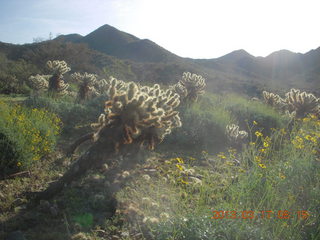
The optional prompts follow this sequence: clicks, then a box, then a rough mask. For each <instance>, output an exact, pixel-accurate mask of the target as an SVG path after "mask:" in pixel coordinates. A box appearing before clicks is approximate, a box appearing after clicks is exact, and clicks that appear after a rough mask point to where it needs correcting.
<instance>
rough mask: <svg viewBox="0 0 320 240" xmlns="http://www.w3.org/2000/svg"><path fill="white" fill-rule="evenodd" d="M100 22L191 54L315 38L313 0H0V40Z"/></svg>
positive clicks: (309, 43) (298, 45) (276, 46)
mask: <svg viewBox="0 0 320 240" xmlns="http://www.w3.org/2000/svg"><path fill="white" fill-rule="evenodd" d="M103 24H109V25H111V26H114V27H116V28H118V29H119V30H122V31H125V32H128V33H131V34H133V35H135V36H137V37H139V38H148V39H150V40H152V41H154V42H156V43H157V44H159V45H160V46H162V47H164V48H166V49H167V50H169V51H171V52H173V53H175V54H177V55H179V56H182V57H191V58H215V57H220V56H222V55H225V54H227V53H229V52H231V51H233V50H237V49H245V50H246V51H248V52H249V53H251V54H252V55H254V56H266V55H268V54H270V53H271V52H273V51H277V50H280V49H288V50H291V51H293V52H301V53H304V52H307V51H309V50H311V49H315V48H317V47H319V46H320V31H319V24H320V1H319V0H0V41H2V42H9V43H19V44H22V43H30V42H32V41H33V38H36V37H42V38H45V39H46V38H48V37H49V33H50V32H52V34H53V36H56V34H58V33H61V34H69V33H79V34H81V35H86V34H88V33H90V32H92V31H94V30H95V29H96V28H98V27H100V26H101V25H103Z"/></svg>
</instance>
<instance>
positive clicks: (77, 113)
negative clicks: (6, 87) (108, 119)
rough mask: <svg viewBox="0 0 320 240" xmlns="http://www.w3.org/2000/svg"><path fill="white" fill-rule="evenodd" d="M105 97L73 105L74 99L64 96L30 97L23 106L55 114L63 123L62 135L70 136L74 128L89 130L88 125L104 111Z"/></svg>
mask: <svg viewBox="0 0 320 240" xmlns="http://www.w3.org/2000/svg"><path fill="white" fill-rule="evenodd" d="M106 99H107V98H106V96H99V97H96V98H93V99H90V100H89V101H86V102H85V103H84V104H78V103H74V99H72V98H70V97H68V96H65V97H62V98H59V99H53V98H50V97H46V96H31V97H29V98H28V99H27V100H26V101H25V104H26V105H27V106H29V107H33V108H45V109H47V110H48V111H49V112H52V113H55V114H57V115H58V117H59V118H61V120H62V122H63V134H67V135H68V134H71V133H72V132H73V131H74V130H75V129H76V128H83V127H85V129H83V130H84V132H85V131H87V130H89V129H90V123H92V122H94V121H96V119H97V117H99V115H100V113H101V112H103V110H104V102H105V100H106Z"/></svg>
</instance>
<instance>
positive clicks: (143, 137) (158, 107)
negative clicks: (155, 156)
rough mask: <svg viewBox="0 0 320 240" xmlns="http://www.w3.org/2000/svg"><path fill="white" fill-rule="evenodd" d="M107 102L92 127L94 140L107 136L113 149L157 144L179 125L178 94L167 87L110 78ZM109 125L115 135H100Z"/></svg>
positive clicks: (152, 146)
mask: <svg viewBox="0 0 320 240" xmlns="http://www.w3.org/2000/svg"><path fill="white" fill-rule="evenodd" d="M109 83H110V86H109V89H108V95H109V101H107V102H106V104H105V114H101V115H100V117H99V119H98V123H95V124H92V127H93V129H95V134H94V140H95V141H97V140H98V139H100V138H101V137H104V138H109V140H111V141H113V142H114V143H115V147H116V150H118V148H119V147H120V146H121V145H123V144H131V143H140V144H142V145H143V144H144V143H147V145H148V147H149V149H153V148H154V146H155V144H158V143H160V142H161V141H162V140H163V138H164V137H165V136H166V135H167V134H169V133H170V132H171V130H172V129H173V128H175V127H180V126H181V122H180V118H179V115H178V114H179V112H177V111H174V109H175V108H176V107H177V106H178V105H179V103H180V100H179V95H178V94H175V93H173V92H172V91H170V90H166V91H164V90H162V89H160V87H159V85H158V84H156V85H154V86H153V87H147V86H144V87H139V86H138V85H137V84H135V83H134V82H130V83H128V84H124V82H122V81H119V80H117V79H115V78H112V79H110V82H109ZM110 128H113V129H114V132H115V135H114V136H110V135H106V136H105V135H104V131H105V130H107V129H110Z"/></svg>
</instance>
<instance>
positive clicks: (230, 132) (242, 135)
mask: <svg viewBox="0 0 320 240" xmlns="http://www.w3.org/2000/svg"><path fill="white" fill-rule="evenodd" d="M226 134H227V137H228V139H229V140H230V141H232V142H234V143H241V142H243V141H244V140H245V139H247V138H248V133H247V132H246V131H239V126H238V125H235V124H231V125H227V126H226Z"/></svg>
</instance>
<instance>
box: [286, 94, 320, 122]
mask: <svg viewBox="0 0 320 240" xmlns="http://www.w3.org/2000/svg"><path fill="white" fill-rule="evenodd" d="M285 102H286V104H287V106H288V110H289V111H290V112H293V111H295V112H296V117H297V118H302V117H305V116H306V115H308V114H309V113H312V114H316V115H319V113H320V98H317V97H315V96H314V95H313V94H311V93H306V92H300V90H298V89H294V88H292V89H291V90H290V92H288V93H286V99H285Z"/></svg>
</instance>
